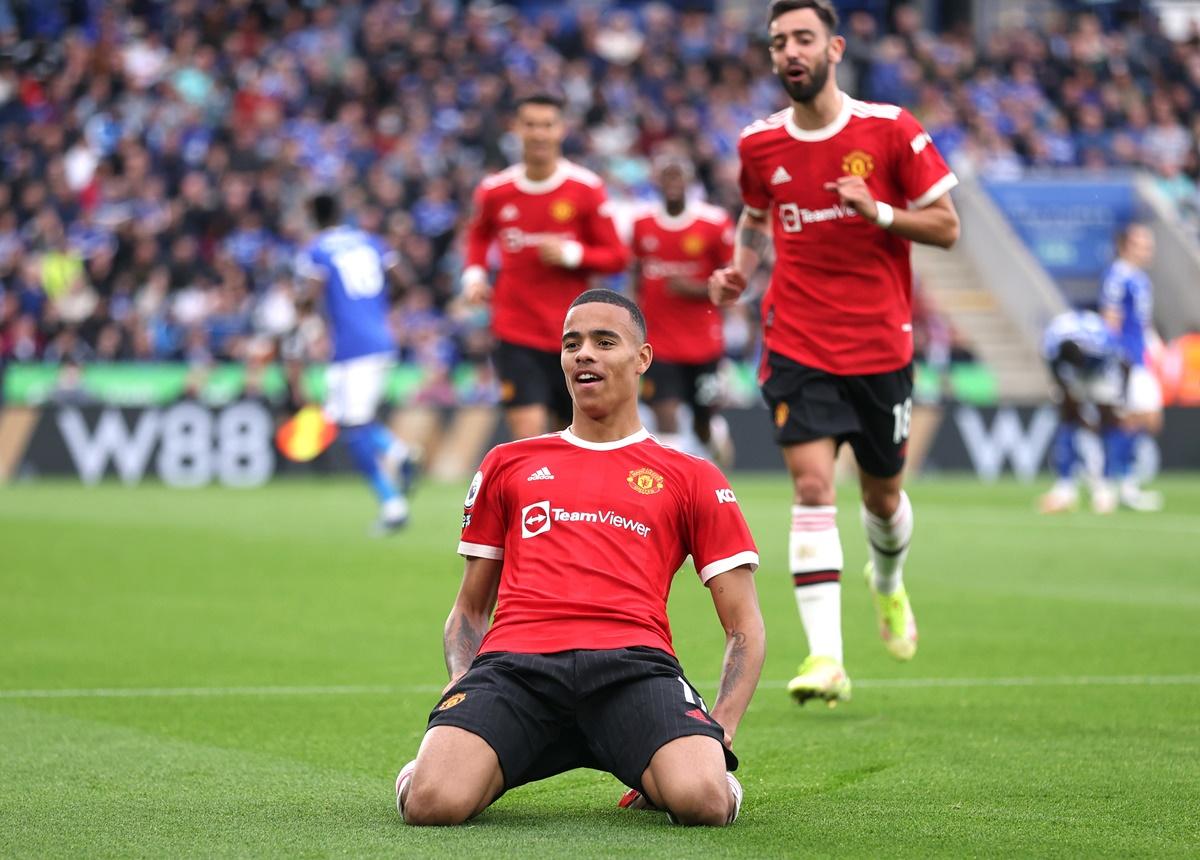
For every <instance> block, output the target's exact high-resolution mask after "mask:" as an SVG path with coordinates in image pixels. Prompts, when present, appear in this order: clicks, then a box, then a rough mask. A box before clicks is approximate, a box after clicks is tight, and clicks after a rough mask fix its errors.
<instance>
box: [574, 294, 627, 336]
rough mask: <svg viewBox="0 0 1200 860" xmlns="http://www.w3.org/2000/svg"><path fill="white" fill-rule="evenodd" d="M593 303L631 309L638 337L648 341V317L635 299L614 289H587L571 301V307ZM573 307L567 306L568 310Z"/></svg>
mask: <svg viewBox="0 0 1200 860" xmlns="http://www.w3.org/2000/svg"><path fill="white" fill-rule="evenodd" d="M592 303H599V304H602V305H616V306H617V307H619V308H624V309H625V310H627V311H629V316H630V317H631V318H632V319H633V327H634V329H635V330H636V331H637V333H638V337H640V338H641V339H642V343H645V342H646V318H645V317H644V316H643V315H642V309H641V308H639V307H638V306H637V303H636V302H634V301H633V299H631V298H629V297H628V296H623V295H621V294H620V293H618V292H614V291H613V290H605V289H595V290H585V291H584V292H582V293H580V294H579V295H578V296H577V297H576V299H575V301H573V302H571V308H575V307H578V306H579V305H590V304H592ZM571 308H567V310H570V309H571Z"/></svg>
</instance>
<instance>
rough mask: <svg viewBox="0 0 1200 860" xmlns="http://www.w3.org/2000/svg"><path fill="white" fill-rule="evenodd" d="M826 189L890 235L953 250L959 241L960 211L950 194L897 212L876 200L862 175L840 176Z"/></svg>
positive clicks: (826, 186) (827, 183) (826, 184)
mask: <svg viewBox="0 0 1200 860" xmlns="http://www.w3.org/2000/svg"><path fill="white" fill-rule="evenodd" d="M825 190H826V191H833V192H835V193H836V194H837V196H838V200H839V201H840V202H841V204H842V205H843V206H849V207H851V208H852V209H854V210H855V211H856V212H857V213H858V214H859V215H861V216H862V217H863V218H866V219H867V220H868V221H870V222H872V223H873V224H875V225H876V226H878V227H879V228H880V229H883V230H887V231H888V232H889V233H895V234H896V235H897V236H903V237H904V238H905V239H909V240H911V241H913V242H920V243H921V244H922V245H936V246H938V247H939V248H949V247H950V246H951V245H953V244H954V243H955V242H957V241H958V232H959V223H958V210H956V209H955V208H954V201H953V200H951V199H950V194H949V193H946V194H943V195H942V196H941V197H938V198H937V199H936V200H934V201H933V202H932V203H930V204H929V205H928V206H924V207H922V208H920V209H897V208H894V207H892V206H891V205H889V204H887V203H882V202H880V201H878V200H876V199H875V198H874V197H873V196H872V195H871V189H870V188H868V187H867V183H866V181H865V180H864V179H863V178H862V177H861V176H839V177H838V178H837V179H836V180H835V181H833V182H826V183H825Z"/></svg>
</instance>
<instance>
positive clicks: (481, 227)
mask: <svg viewBox="0 0 1200 860" xmlns="http://www.w3.org/2000/svg"><path fill="white" fill-rule="evenodd" d="M487 208H488V207H487V195H486V194H485V192H484V188H483V186H482V185H481V186H479V187H478V188H476V189H475V197H474V201H473V204H472V214H471V220H470V221H469V222H468V224H467V243H466V244H467V247H466V254H465V260H464V262H465V263H466V265H465V267H464V268H463V273H462V281H461V285H460V286H461V293H462V297H463V300H464V301H465V302H467V303H468V304H481V303H483V302H486V301H487V300H488V298H489V296H491V293H492V288H491V285H490V284H489V283H488V270H487V254H488V249H489V248H490V247H491V245H492V240H493V239H494V238H495V236H494V232H495V231H494V229H493V227H492V222H491V219H490V218H489V217H488V215H487Z"/></svg>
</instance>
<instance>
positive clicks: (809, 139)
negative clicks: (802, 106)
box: [783, 91, 854, 143]
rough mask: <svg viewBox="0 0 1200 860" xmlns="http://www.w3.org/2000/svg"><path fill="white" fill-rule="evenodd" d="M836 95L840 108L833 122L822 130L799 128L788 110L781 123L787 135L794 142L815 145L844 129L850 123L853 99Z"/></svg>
mask: <svg viewBox="0 0 1200 860" xmlns="http://www.w3.org/2000/svg"><path fill="white" fill-rule="evenodd" d="M838 95H840V96H841V97H842V106H841V108H840V109H839V110H838V115H837V116H836V117H834V119H833V122H831V123H830V124H829V125H827V126H825V127H823V128H814V129H807V128H801V127H800V126H798V125H796V117H795V114H794V113H793V112H792V111H791V110H789V111H788V112H787V119H786V120H784V123H783V125H784V128H786V129H787V131H788V134H790V135H791V136H792V137H794V138H796V140H802V141H804V142H805V143H815V142H816V141H819V140H829V138H831V137H833V136H834V135H835V134H837V133H838V132H839V131H841V130H842V129H843V128H845V127H846V123H848V122H850V111H851V110H852V109H853V107H854V99H852V98H850V96H848V95H846V94H845V93H843V92H840V91H839V92H838Z"/></svg>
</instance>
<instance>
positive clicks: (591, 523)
mask: <svg viewBox="0 0 1200 860" xmlns="http://www.w3.org/2000/svg"><path fill="white" fill-rule="evenodd" d="M650 360H651V348H650V345H649V344H648V343H646V329H645V321H644V320H643V319H642V315H641V312H640V311H639V310H638V308H637V305H635V304H633V302H631V301H630V300H629V299H627V298H625V297H624V296H621V295H620V294H618V293H614V292H612V291H609V290H589V291H587V292H585V293H584V294H582V295H581V296H579V297H578V298H577V299H576V300H575V302H574V304H572V305H571V309H570V311H569V313H568V314H567V318H566V322H565V325H564V331H563V334H562V358H561V362H562V372H563V373H564V374H565V376H566V379H567V384H568V386H569V388H570V390H571V397H572V399H573V402H574V417H573V420H572V423H571V426H570V427H568V428H567V429H566V430H564V431H562V432H559V433H551V434H549V435H544V436H538V437H535V438H532V439H524V440H520V441H516V442H510V443H508V444H506V445H500V446H498V447H496V448H494V449H492V451H491V452H490V453H489V454H488V455H487V456H486V457H485V458H484V460H483V464H482V465H481V466H480V469H479V472H478V473H476V475H475V479H474V480H473V481H472V482H471V486H470V489H469V490H468V491H467V498H466V502H465V511H464V513H463V532H462V542H461V543H460V544H459V545H458V551H459V553H460V554H461V555H463V556H465V557H466V559H467V563H466V572H465V574H464V575H463V581H462V586H461V588H460V589H459V592H458V597H457V599H456V600H455V603H454V608H453V609H452V610H451V611H450V617H449V618H448V619H447V621H446V634H445V652H446V666H447V668H448V669H449V672H450V683H449V684H448V685H447V686H446V689H445V691H444V692H443V694H442V698H441V700H440V701H439V703H438V705H437V706H436V707H435V708H434V709H433V712H432V713H431V714H430V717H429V728H428V730H427V731H426V733H425V738H424V740H423V741H422V742H421V748H420V751H419V752H418V753H417V758H416V760H415V761H413V762H409V764H407V765H405V767H404V769H403V770H401V771H400V775H399V776H398V777H397V779H396V804H397V808H398V809H399V810H400V814H401V815H402V816H403V817H404V820H405V821H407V822H408V823H409V824H458V823H461V822H463V821H466V820H467V819H469V818H471V817H473V816H475V815H478V814H479V813H480V812H482V811H483V810H484V809H485V808H486V807H487V806H488V805H489V804H490V803H492V802H493V801H494V800H495V799H496V798H497V797H499V796H500V795H501V794H502V793H503V792H505V791H508V790H509V789H512V788H515V787H517V786H519V785H522V784H524V783H527V782H532V781H533V780H537V779H544V778H546V777H549V776H553V775H554V774H557V773H561V772H563V771H566V770H571V769H573V768H577V767H590V768H595V769H598V770H605V771H608V772H610V773H612V774H613V775H615V776H616V777H617V778H618V779H620V780H621V781H622V782H624V783H625V784H626V785H628V786H629V787H630V789H631V791H630V792H628V793H627V795H626V798H624V799H623V801H622V805H623V806H635V807H640V806H643V805H651V804H652V805H653V806H654V807H657V808H659V809H665V810H667V811H668V812H669V813H670V815H671V816H672V818H673V820H675V821H677V822H679V823H683V824H712V825H722V824H729V823H731V822H732V821H733V819H734V818H735V817H736V816H737V813H738V809H739V808H740V806H741V797H742V789H741V785H740V784H739V783H738V781H737V779H735V778H734V776H733V774H732V773H729V771H732V770H734V769H735V768H736V767H737V758H736V756H734V754H733V751H732V744H733V738H734V735H735V733H736V732H737V728H738V724H739V723H740V722H741V719H742V715H743V714H745V712H746V707H747V705H749V703H750V698H751V696H752V695H753V694H754V688H755V686H756V685H757V683H758V677H759V673H760V671H761V669H762V662H763V655H764V650H765V636H764V632H763V621H762V615H761V613H760V611H759V607H758V597H757V594H756V592H755V588H754V578H753V571H754V569H755V568H756V567H757V566H758V553H757V551H756V549H755V546H754V541H753V539H752V538H751V536H750V531H749V529H748V528H747V526H746V521H745V519H744V518H743V517H742V513H741V510H740V509H739V507H738V504H737V500H736V499H735V498H734V495H733V491H732V490H731V489H730V488H729V484H728V482H727V481H726V480H725V478H724V476H722V475H721V473H720V471H718V470H717V468H716V467H715V466H713V465H712V464H711V463H709V462H707V461H706V460H702V459H699V458H697V457H692V456H689V455H687V454H684V453H682V452H680V451H677V450H675V449H674V448H668V447H664V446H663V445H660V444H659V443H658V442H657V441H656V440H655V439H654V438H653V437H652V436H650V435H649V434H648V433H647V432H646V430H645V428H644V427H642V425H641V421H640V420H639V418H638V408H637V391H638V383H639V381H640V379H639V378H640V377H641V375H642V374H643V373H645V371H646V368H647V367H649V366H650ZM689 554H690V555H691V556H692V561H693V563H694V564H695V567H696V572H697V573H698V574H699V577H700V581H701V582H703V583H704V584H705V585H706V586H707V587H708V590H709V592H710V593H711V595H712V600H713V605H714V606H715V607H716V612H717V615H718V617H719V618H720V621H721V625H722V626H723V627H724V629H725V635H726V643H727V645H726V650H725V660H724V666H723V667H722V670H721V680H720V686H719V689H718V692H717V698H716V701H715V702H714V703H713V707H712V710H711V711H709V709H708V708H707V707H706V706H705V704H704V700H703V699H702V698H701V697H700V694H699V693H698V692H697V691H696V688H695V687H693V686H692V685H691V683H689V682H688V680H687V679H686V677H685V676H684V674H683V670H682V669H681V668H680V666H679V663H678V661H676V659H675V656H674V653H673V652H672V649H671V628H670V625H669V624H668V622H667V595H668V593H669V592H670V589H671V580H672V578H673V577H674V575H675V572H676V571H677V570H678V569H679V566H680V565H681V564H682V563H683V561H684V559H685V558H686V557H687V556H688V555H689ZM493 608H494V609H495V613H494V614H493V612H492V610H493ZM643 796H644V797H643ZM646 800H648V801H649V804H646V803H645V801H646Z"/></svg>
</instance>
